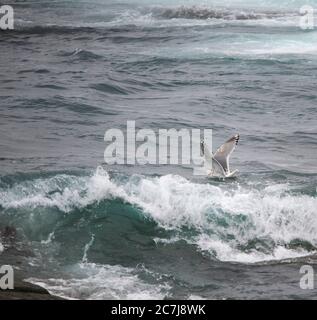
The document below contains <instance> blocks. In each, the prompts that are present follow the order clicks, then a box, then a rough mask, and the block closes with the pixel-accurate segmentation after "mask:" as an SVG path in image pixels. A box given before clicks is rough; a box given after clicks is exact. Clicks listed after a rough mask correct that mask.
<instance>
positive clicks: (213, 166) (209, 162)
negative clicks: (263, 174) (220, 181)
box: [200, 141, 226, 176]
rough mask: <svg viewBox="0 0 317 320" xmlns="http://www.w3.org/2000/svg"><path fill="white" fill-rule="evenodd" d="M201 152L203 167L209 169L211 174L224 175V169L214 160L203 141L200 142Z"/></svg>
mask: <svg viewBox="0 0 317 320" xmlns="http://www.w3.org/2000/svg"><path fill="white" fill-rule="evenodd" d="M200 147H201V151H202V154H203V155H204V157H205V168H206V169H207V170H208V171H211V172H212V174H213V175H215V176H225V175H226V174H225V171H224V169H223V168H222V166H221V165H220V163H219V162H218V161H217V160H215V158H214V157H213V155H212V153H211V152H210V151H209V149H208V147H207V145H206V143H205V142H203V141H202V142H201V144H200Z"/></svg>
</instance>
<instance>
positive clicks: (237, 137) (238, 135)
mask: <svg viewBox="0 0 317 320" xmlns="http://www.w3.org/2000/svg"><path fill="white" fill-rule="evenodd" d="M234 139H235V141H236V145H237V144H238V142H239V140H240V134H239V133H237V134H236V135H235V136H234Z"/></svg>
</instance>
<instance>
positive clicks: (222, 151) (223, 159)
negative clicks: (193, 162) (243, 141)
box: [213, 134, 240, 173]
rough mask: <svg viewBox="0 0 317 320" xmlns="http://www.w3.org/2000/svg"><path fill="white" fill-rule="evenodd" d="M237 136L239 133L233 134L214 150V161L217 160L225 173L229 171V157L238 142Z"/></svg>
mask: <svg viewBox="0 0 317 320" xmlns="http://www.w3.org/2000/svg"><path fill="white" fill-rule="evenodd" d="M239 138H240V136H239V134H236V135H235V136H233V137H232V138H230V139H229V140H228V141H226V142H225V143H224V144H223V145H222V146H221V147H220V148H219V149H218V150H217V151H216V153H215V155H214V157H213V158H214V159H215V160H216V161H218V163H219V164H220V165H221V166H222V168H223V170H224V171H225V172H226V173H229V172H230V168H229V157H230V155H231V153H232V152H233V150H234V148H235V147H236V145H237V144H238V142H239Z"/></svg>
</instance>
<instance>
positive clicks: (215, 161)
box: [200, 134, 240, 178]
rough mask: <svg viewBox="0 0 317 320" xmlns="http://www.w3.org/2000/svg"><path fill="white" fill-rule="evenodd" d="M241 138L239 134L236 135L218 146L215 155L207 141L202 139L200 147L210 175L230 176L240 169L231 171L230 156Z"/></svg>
mask: <svg viewBox="0 0 317 320" xmlns="http://www.w3.org/2000/svg"><path fill="white" fill-rule="evenodd" d="M239 139H240V135H239V134H236V135H234V136H233V137H231V138H230V139H229V140H227V141H226V142H225V143H224V144H223V145H222V146H221V147H220V148H218V149H217V151H216V152H215V154H214V155H213V154H212V152H210V151H209V149H208V147H207V145H206V143H205V142H204V141H201V143H200V147H201V151H202V154H203V156H204V157H205V167H206V169H207V175H208V176H209V177H224V178H230V177H233V176H234V175H235V174H236V173H237V172H238V170H234V171H230V167H229V158H230V155H231V153H232V152H233V150H234V149H235V147H236V145H237V144H238V142H239Z"/></svg>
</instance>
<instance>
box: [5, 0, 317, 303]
mask: <svg viewBox="0 0 317 320" xmlns="http://www.w3.org/2000/svg"><path fill="white" fill-rule="evenodd" d="M9 3H10V4H11V5H12V6H13V8H14V10H15V29H14V30H8V31H1V32H0V41H1V52H0V59H1V60H0V61H1V63H0V75H1V77H0V83H1V85H0V135H1V139H0V229H1V230H4V229H5V227H6V226H10V227H11V228H12V229H9V231H8V230H7V231H6V232H4V231H2V237H1V240H0V264H4V263H5V264H13V265H14V266H15V267H16V269H17V270H19V272H21V273H22V274H23V276H24V278H25V279H28V281H31V282H33V283H37V284H40V285H41V286H43V287H45V288H47V289H48V290H49V291H50V292H51V293H53V294H56V295H59V296H62V297H66V298H71V299H173V298H177V299H262V298H268V299H277V298H282V299H301V298H309V299H311V298H315V297H316V290H302V289H300V286H299V281H300V277H301V274H300V273H299V270H300V267H301V266H302V265H304V264H311V265H314V264H315V263H316V261H317V260H316V250H317V209H316V208H317V165H316V160H317V159H316V158H317V105H316V102H317V94H316V87H317V31H316V29H313V30H302V29H301V28H300V27H299V21H300V18H301V16H300V13H299V10H300V8H301V6H303V5H311V6H313V7H314V8H315V9H317V1H304V0H303V1H301V0H296V1H291V0H279V1H271V0H265V1H255V0H247V1H243V0H241V1H240V0H228V1H194V0H187V1H186V0H184V1H178V0H172V1H165V0H148V1H145V0H143V1H141V0H140V1H137V0H130V1H116V0H108V1H107V0H96V1H93V2H91V1H49V2H47V1H23V2H18V1H11V2H9ZM316 16H317V14H316ZM127 120H135V121H136V125H137V127H138V128H150V129H153V130H158V129H160V128H165V129H169V128H176V129H181V128H188V129H191V128H198V129H203V128H211V129H213V133H214V135H213V139H214V141H213V144H214V147H216V146H218V145H220V144H221V143H222V142H223V141H225V140H226V139H227V138H229V137H230V136H232V135H233V134H235V133H236V132H239V133H240V135H241V139H240V143H239V145H238V147H237V148H236V150H235V152H234V153H233V154H232V157H231V166H232V167H233V168H237V169H239V171H240V174H239V176H238V177H237V178H236V179H233V180H226V181H220V180H212V179H207V178H205V177H198V176H193V171H192V168H191V167H190V166H188V165H187V166H185V165H184V166H176V165H146V166H131V165H116V166H111V165H107V164H105V163H104V159H103V155H104V150H105V148H106V143H105V142H104V134H105V131H106V130H107V129H109V128H118V129H121V130H125V128H126V122H127ZM10 230H11V232H10ZM12 230H14V231H12Z"/></svg>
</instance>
